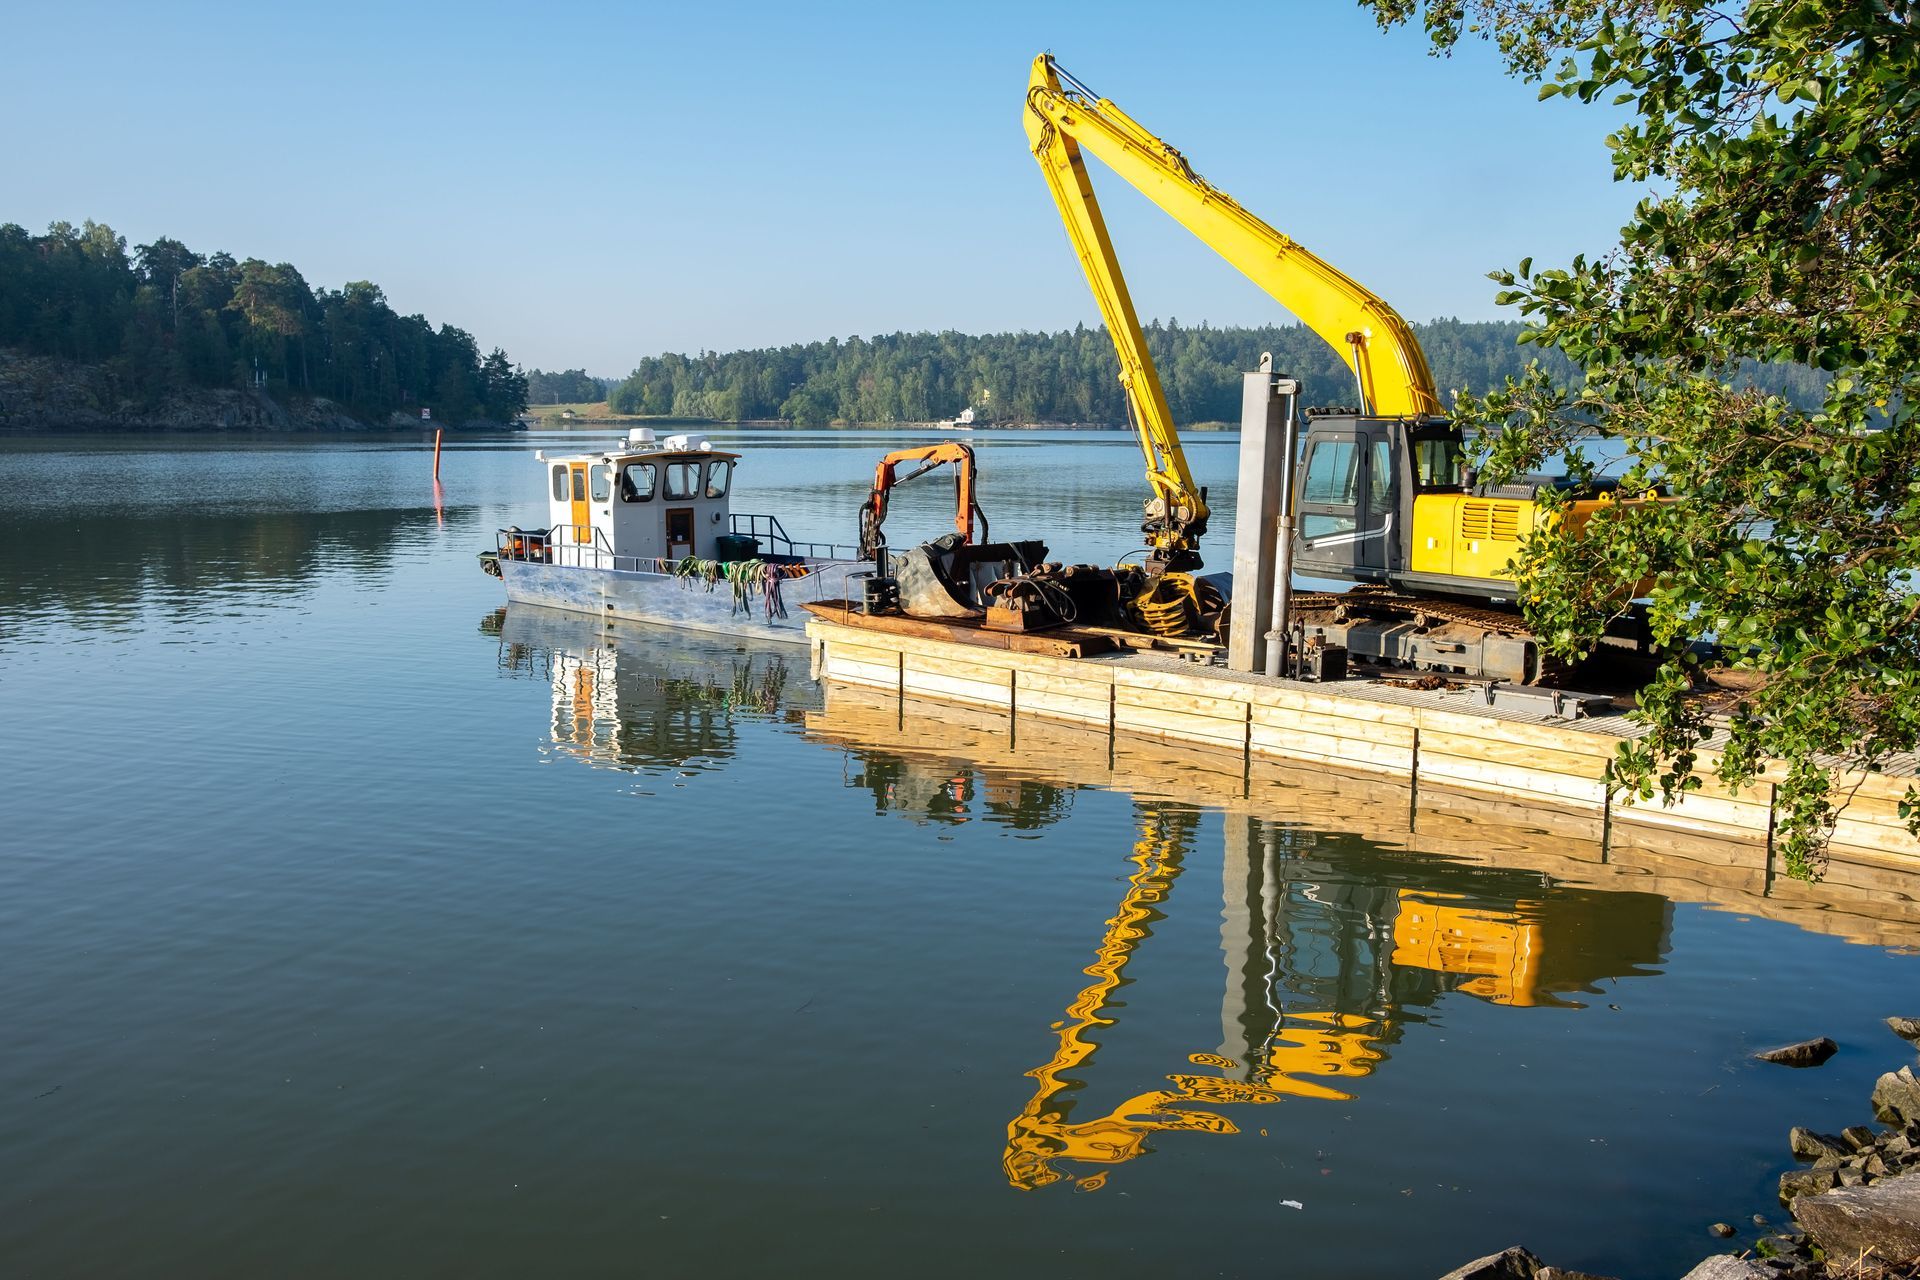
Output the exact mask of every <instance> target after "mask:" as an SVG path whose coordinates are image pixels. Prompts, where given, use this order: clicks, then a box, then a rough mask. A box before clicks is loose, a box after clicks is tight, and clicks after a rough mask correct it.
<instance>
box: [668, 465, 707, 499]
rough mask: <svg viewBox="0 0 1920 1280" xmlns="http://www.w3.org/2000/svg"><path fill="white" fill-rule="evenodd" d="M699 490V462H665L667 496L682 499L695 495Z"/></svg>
mask: <svg viewBox="0 0 1920 1280" xmlns="http://www.w3.org/2000/svg"><path fill="white" fill-rule="evenodd" d="M699 492H700V464H699V463H697V462H669V463H668V464H667V497H669V498H673V499H679V500H682V501H684V500H685V499H688V498H692V497H695V496H697V495H698V494H699Z"/></svg>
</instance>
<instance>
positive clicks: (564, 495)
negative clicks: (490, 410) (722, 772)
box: [481, 427, 869, 643]
mask: <svg viewBox="0 0 1920 1280" xmlns="http://www.w3.org/2000/svg"><path fill="white" fill-rule="evenodd" d="M534 458H535V459H536V460H537V461H538V462H539V463H540V465H541V468H542V471H543V474H542V485H543V487H544V489H545V491H546V495H547V517H548V525H547V527H546V528H545V529H531V530H529V529H519V528H512V529H502V530H501V531H500V533H499V536H498V540H497V544H496V546H495V548H494V550H493V551H490V552H482V553H481V562H482V565H483V567H484V568H486V570H487V572H489V573H492V574H495V575H497V576H498V577H499V578H500V579H501V580H502V581H503V582H504V583H505V584H506V588H507V600H508V601H509V602H510V603H515V604H521V603H524V604H537V605H545V606H547V607H549V608H555V609H566V610H570V611H572V612H576V613H587V614H592V615H594V616H596V617H608V618H623V619H629V620H636V621H642V622H660V623H667V624H669V625H673V626H681V627H689V628H693V629H695V630H700V631H718V632H725V633H728V634H734V635H754V636H763V637H767V638H770V639H779V640H792V641H795V642H799V643H805V640H806V633H805V630H804V627H805V619H804V616H796V615H797V614H798V611H797V610H795V611H793V612H791V613H790V611H789V609H788V605H789V603H797V602H799V601H802V600H842V599H847V598H848V597H849V596H851V595H856V594H857V590H855V591H849V589H848V588H849V583H848V580H847V579H848V576H849V575H850V574H858V573H864V572H865V571H866V570H867V569H868V567H869V566H868V565H867V563H866V562H864V561H862V560H860V559H858V558H857V557H858V553H857V552H856V551H855V550H854V549H853V548H851V547H843V546H839V545H836V544H833V543H820V542H796V541H794V540H793V539H792V538H790V537H789V536H788V535H787V531H786V529H785V528H784V527H783V526H782V525H781V523H780V518H779V517H778V516H776V515H770V514H758V513H752V514H749V513H744V512H736V511H734V510H733V509H732V493H733V479H734V472H735V468H736V467H737V466H738V464H739V462H740V458H741V455H739V454H737V453H732V452H728V451H726V450H723V449H715V448H714V447H713V446H712V445H711V444H710V443H708V442H707V441H705V440H695V439H694V438H693V437H690V436H685V435H675V436H669V437H667V438H666V439H664V440H657V439H656V438H655V436H654V433H653V432H652V431H651V430H650V429H648V428H645V427H640V428H636V429H635V430H633V431H631V432H629V433H628V435H627V438H626V439H625V440H624V441H622V442H620V444H619V445H618V446H617V447H615V448H612V449H608V450H605V451H602V452H598V453H585V454H576V455H569V456H556V457H549V456H548V455H547V454H546V453H545V452H544V451H542V452H539V453H536V454H534ZM853 586H854V587H855V588H857V587H858V584H857V583H855V584H853Z"/></svg>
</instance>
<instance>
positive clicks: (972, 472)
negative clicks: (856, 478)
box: [860, 440, 987, 556]
mask: <svg viewBox="0 0 1920 1280" xmlns="http://www.w3.org/2000/svg"><path fill="white" fill-rule="evenodd" d="M913 462H917V463H919V464H920V465H919V466H918V467H915V468H914V469H913V470H912V471H909V472H907V473H906V474H905V475H902V474H900V467H901V466H903V465H905V464H907V463H913ZM949 462H951V463H952V464H953V486H954V506H955V508H956V509H955V511H954V517H953V527H954V529H955V531H956V532H958V533H959V535H960V540H961V541H962V542H972V541H973V540H974V537H973V523H974V521H975V520H978V521H979V522H980V539H979V540H980V541H981V542H985V541H986V540H987V517H986V513H985V512H983V511H981V510H980V504H979V502H978V501H976V490H975V487H974V485H975V478H976V467H975V465H974V460H973V449H972V447H971V446H968V445H964V444H959V443H956V442H955V441H952V440H948V441H945V442H944V443H941V444H930V445H926V446H924V447H922V448H918V449H900V450H897V451H895V452H893V453H889V454H888V455H887V456H886V457H884V458H882V459H880V462H879V464H878V465H876V466H875V467H874V469H873V491H872V492H871V493H869V494H868V495H867V500H866V501H865V502H864V503H862V504H861V505H860V554H861V555H863V556H871V555H873V553H874V551H875V550H876V549H877V548H878V547H879V546H881V545H882V542H883V540H884V536H885V535H884V533H883V532H882V526H884V525H885V524H886V520H887V495H888V494H890V493H892V492H893V490H894V489H895V488H897V487H898V486H900V485H903V484H905V483H907V481H909V480H917V479H919V478H920V477H921V476H923V475H925V474H927V472H929V471H932V470H934V469H935V468H936V467H940V466H943V465H944V464H946V463H949Z"/></svg>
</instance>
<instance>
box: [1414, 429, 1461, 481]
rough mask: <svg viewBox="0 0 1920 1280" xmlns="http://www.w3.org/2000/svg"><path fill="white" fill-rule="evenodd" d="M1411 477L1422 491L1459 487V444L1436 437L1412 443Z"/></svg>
mask: <svg viewBox="0 0 1920 1280" xmlns="http://www.w3.org/2000/svg"><path fill="white" fill-rule="evenodd" d="M1413 475H1414V479H1415V480H1416V481H1418V482H1419V485H1420V487H1421V488H1422V489H1457V488H1459V487H1460V481H1461V474H1460V442H1459V441H1458V440H1455V439H1453V438H1452V437H1450V436H1436V437H1434V438H1432V439H1427V440H1415V441H1414V442H1413Z"/></svg>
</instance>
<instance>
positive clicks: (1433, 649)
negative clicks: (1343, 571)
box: [1293, 585, 1567, 684]
mask: <svg viewBox="0 0 1920 1280" xmlns="http://www.w3.org/2000/svg"><path fill="white" fill-rule="evenodd" d="M1293 618H1294V621H1295V622H1296V623H1300V624H1304V625H1305V626H1307V627H1309V628H1312V629H1314V630H1316V631H1319V632H1321V633H1322V634H1323V635H1324V636H1325V637H1326V639H1327V641H1328V642H1330V643H1333V644H1339V645H1344V646H1345V647H1346V649H1347V651H1348V653H1349V654H1350V655H1351V656H1352V657H1354V658H1357V659H1360V660H1362V661H1365V662H1369V663H1373V664H1376V665H1379V666H1385V667H1398V668H1403V669H1412V670H1416V671H1428V672H1433V673H1436V674H1438V675H1442V676H1453V677H1459V678H1465V679H1491V680H1505V681H1511V682H1512V683H1514V684H1539V683H1542V682H1545V683H1549V684H1552V683H1557V682H1558V681H1559V680H1560V679H1561V678H1563V677H1564V676H1565V675H1566V674H1567V670H1566V667H1565V664H1563V663H1561V662H1559V661H1557V660H1555V659H1553V658H1551V657H1549V656H1548V655H1547V654H1546V653H1545V652H1544V651H1543V648H1542V646H1541V645H1540V644H1539V642H1538V640H1537V639H1536V638H1535V637H1534V635H1533V633H1532V632H1531V631H1530V630H1528V628H1527V624H1526V619H1525V618H1523V617H1521V615H1520V614H1519V613H1517V612H1514V611H1512V610H1509V609H1500V608H1495V607H1492V606H1489V605H1476V604H1469V603H1467V602H1465V601H1455V600H1445V599H1436V598H1434V597H1432V596H1415V595H1407V594H1404V593H1402V592H1398V591H1395V590H1393V589H1392V588H1391V587H1381V586H1372V585H1363V586H1357V587H1353V588H1351V589H1349V590H1347V591H1303V592H1299V593H1296V594H1295V595H1294V597H1293Z"/></svg>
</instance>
